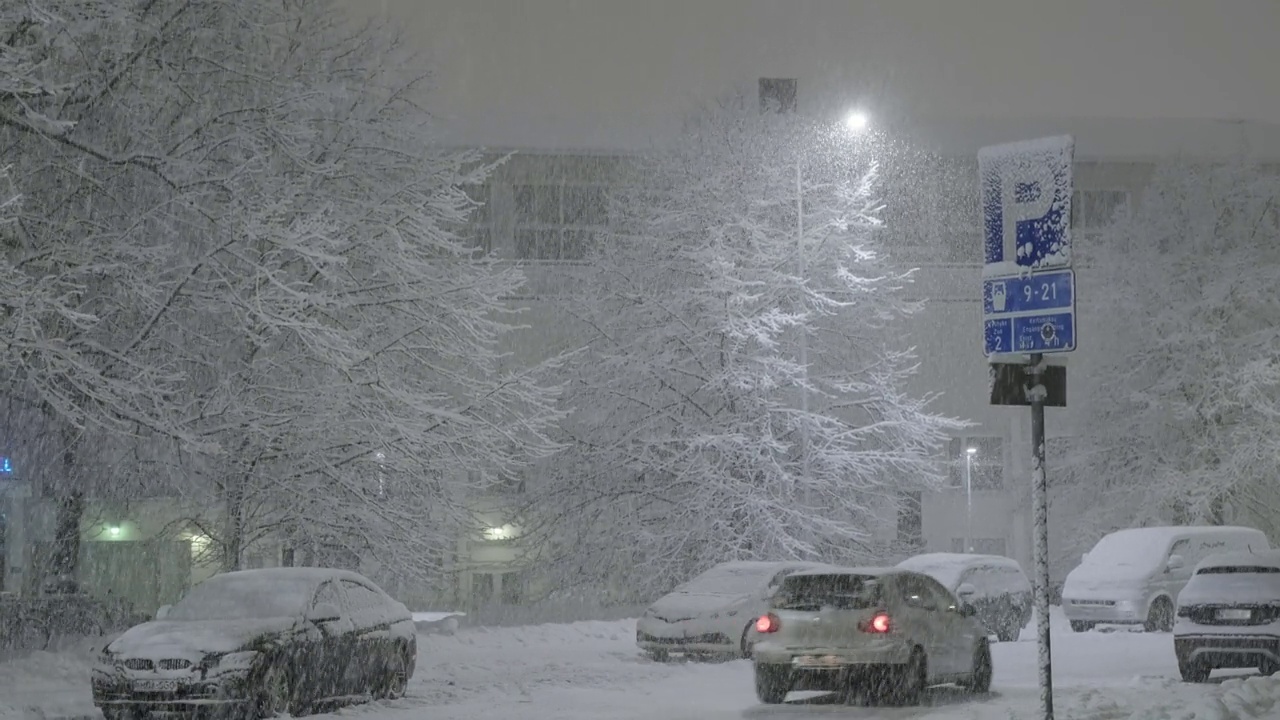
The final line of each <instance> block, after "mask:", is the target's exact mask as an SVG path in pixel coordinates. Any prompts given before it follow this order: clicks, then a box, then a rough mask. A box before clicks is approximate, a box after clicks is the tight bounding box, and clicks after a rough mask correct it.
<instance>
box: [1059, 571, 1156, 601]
mask: <svg viewBox="0 0 1280 720" xmlns="http://www.w3.org/2000/svg"><path fill="white" fill-rule="evenodd" d="M1149 574H1150V573H1149V571H1147V570H1146V569H1144V568H1138V567H1132V566H1127V565H1119V566H1116V565H1081V566H1079V567H1077V568H1076V569H1075V570H1072V571H1071V572H1070V573H1068V574H1067V579H1066V581H1065V582H1063V584H1062V594H1063V595H1065V596H1068V597H1071V596H1073V595H1074V594H1075V593H1097V592H1102V593H1107V592H1112V593H1114V592H1125V591H1130V590H1137V589H1139V588H1141V587H1143V585H1145V584H1146V580H1147V576H1148V575H1149Z"/></svg>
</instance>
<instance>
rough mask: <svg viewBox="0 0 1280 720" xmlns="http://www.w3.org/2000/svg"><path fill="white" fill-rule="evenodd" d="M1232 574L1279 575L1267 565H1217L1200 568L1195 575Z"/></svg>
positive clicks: (1278, 570)
mask: <svg viewBox="0 0 1280 720" xmlns="http://www.w3.org/2000/svg"><path fill="white" fill-rule="evenodd" d="M1233 573H1248V574H1254V573H1280V568H1275V567H1269V566H1267V565H1219V566H1217V567H1207V568H1200V569H1199V570H1198V571H1196V574H1197V575H1229V574H1233Z"/></svg>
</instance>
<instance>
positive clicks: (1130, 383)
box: [1069, 158, 1280, 533]
mask: <svg viewBox="0 0 1280 720" xmlns="http://www.w3.org/2000/svg"><path fill="white" fill-rule="evenodd" d="M1080 252H1081V256H1082V258H1084V259H1085V260H1086V261H1087V262H1088V263H1089V264H1090V265H1092V266H1093V267H1092V268H1091V269H1090V270H1089V272H1090V273H1091V274H1096V275H1097V276H1096V278H1094V279H1092V280H1091V281H1090V287H1091V288H1094V290H1093V293H1094V295H1096V297H1092V296H1091V297H1090V299H1089V301H1090V302H1093V303H1098V304H1099V305H1098V306H1099V307H1105V308H1107V309H1108V311H1107V312H1105V313H1097V314H1096V315H1095V317H1096V319H1095V320H1094V321H1093V322H1092V323H1091V325H1090V330H1089V332H1090V336H1091V337H1094V338H1096V339H1095V340H1094V341H1092V342H1094V343H1097V346H1098V347H1099V348H1105V349H1106V350H1105V352H1106V353H1107V354H1106V362H1105V364H1104V366H1103V367H1102V368H1101V369H1100V370H1099V371H1097V372H1094V373H1091V376H1090V377H1089V378H1088V379H1087V380H1086V383H1087V384H1086V385H1085V393H1084V398H1083V399H1082V400H1081V402H1080V403H1079V405H1080V407H1081V409H1082V412H1084V413H1085V417H1084V419H1083V422H1081V423H1080V433H1079V434H1078V435H1077V437H1075V438H1073V440H1072V443H1071V445H1072V449H1071V457H1070V458H1069V460H1070V463H1069V472H1070V477H1072V478H1074V479H1075V480H1076V484H1075V488H1074V493H1075V494H1076V495H1077V496H1078V497H1082V498H1088V497H1095V498H1096V497H1100V496H1101V497H1106V498H1108V502H1107V503H1105V506H1100V505H1099V504H1097V503H1092V502H1087V503H1085V504H1086V506H1088V507H1090V509H1091V512H1092V513H1093V515H1094V521H1095V523H1096V524H1097V525H1098V526H1099V527H1102V528H1109V527H1112V526H1116V525H1119V526H1122V527H1127V526H1131V525H1134V524H1152V523H1164V522H1173V523H1209V524H1217V523H1223V522H1231V521H1233V518H1234V519H1235V520H1240V521H1244V522H1249V523H1258V524H1259V525H1258V526H1259V527H1262V528H1263V529H1264V530H1268V531H1270V532H1272V533H1274V532H1276V531H1280V522H1277V520H1276V519H1275V515H1274V508H1275V504H1276V502H1277V500H1280V496H1277V494H1276V491H1275V489H1274V488H1275V478H1276V477H1277V476H1278V475H1280V435H1277V433H1276V427H1277V420H1280V414H1278V413H1280V361H1278V360H1277V358H1278V357H1280V328H1278V327H1277V326H1276V322H1275V319H1276V317H1280V293H1277V292H1275V291H1274V289H1273V285H1274V278H1273V275H1274V268H1275V266H1276V264H1277V263H1280V174H1277V173H1276V171H1275V168H1274V167H1265V166H1261V165H1258V164H1255V163H1253V162H1251V161H1249V160H1247V159H1243V158H1242V159H1235V160H1233V161H1231V162H1222V163H1195V162H1189V161H1177V162H1169V163H1167V164H1164V165H1163V166H1161V167H1159V168H1157V171H1156V172H1155V174H1154V178H1153V180H1152V183H1151V185H1150V187H1149V189H1148V190H1147V191H1146V193H1145V195H1144V197H1143V198H1142V201H1141V203H1140V204H1139V205H1138V206H1137V207H1136V208H1135V209H1134V210H1133V211H1132V212H1131V213H1129V214H1127V215H1125V216H1122V217H1120V218H1117V220H1116V222H1115V223H1114V225H1113V226H1112V227H1111V228H1110V229H1109V230H1108V231H1107V232H1106V234H1105V236H1104V237H1103V238H1102V240H1101V241H1100V242H1099V243H1097V244H1096V246H1082V247H1081V248H1080ZM1095 325H1096V327H1095Z"/></svg>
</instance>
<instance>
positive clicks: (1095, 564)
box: [1062, 526, 1271, 632]
mask: <svg viewBox="0 0 1280 720" xmlns="http://www.w3.org/2000/svg"><path fill="white" fill-rule="evenodd" d="M1270 548H1271V545H1270V544H1269V543H1268V542H1267V536H1266V535H1263V534H1262V532H1261V531H1259V530H1255V529H1253V528H1247V527H1232V526H1221V527H1212V526H1186V527H1145V528H1132V529H1129V530H1117V531H1116V532H1113V533H1111V534H1110V535H1107V536H1105V537H1103V538H1102V539H1101V540H1099V541H1098V544H1097V545H1094V546H1093V549H1092V550H1090V551H1089V552H1088V553H1086V554H1085V555H1084V557H1083V558H1082V562H1081V564H1080V565H1079V566H1077V567H1076V569H1074V570H1072V571H1071V572H1070V573H1069V574H1068V575H1067V581H1066V583H1065V584H1064V585H1063V588H1062V611H1063V613H1064V614H1065V615H1066V616H1067V619H1068V620H1069V621H1071V629H1072V630H1075V631H1076V632H1083V631H1085V630H1089V629H1091V628H1092V627H1094V626H1095V625H1097V624H1099V623H1117V624H1142V625H1143V627H1144V629H1146V631H1147V632H1157V631H1158V632H1168V631H1170V630H1172V629H1173V619H1174V607H1175V606H1174V600H1175V599H1176V598H1177V597H1178V593H1179V592H1180V591H1181V590H1182V588H1183V586H1184V585H1186V583H1187V580H1189V579H1191V569H1192V568H1193V567H1194V566H1195V565H1196V563H1198V562H1200V561H1201V560H1203V559H1205V558H1206V557H1208V556H1210V555H1214V554H1218V553H1224V552H1248V551H1249V550H1250V549H1252V550H1255V551H1257V550H1269V549H1270Z"/></svg>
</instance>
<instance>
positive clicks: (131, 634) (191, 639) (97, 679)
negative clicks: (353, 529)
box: [92, 568, 417, 720]
mask: <svg viewBox="0 0 1280 720" xmlns="http://www.w3.org/2000/svg"><path fill="white" fill-rule="evenodd" d="M416 658H417V637H416V635H415V633H414V625H413V617H412V615H411V614H410V613H409V611H408V609H407V608H405V606H404V605H402V604H400V603H399V602H397V601H395V600H393V599H392V598H391V597H390V596H388V595H387V594H386V593H385V592H383V591H382V589H381V588H379V587H378V586H377V585H375V584H374V583H373V582H371V581H370V580H369V579H368V578H365V577H364V576H362V575H359V574H357V573H353V572H348V571H345V570H329V569H325V568H268V569H262V570H242V571H238V572H230V573H224V574H221V575H215V576H214V577H212V578H210V579H208V580H206V581H204V582H203V583H200V584H199V585H197V586H196V587H195V588H193V589H192V590H191V592H190V593H188V594H187V596H186V597H184V598H183V599H182V600H181V601H180V602H178V603H177V604H176V605H173V606H172V607H169V606H166V607H163V608H161V609H160V612H159V613H157V616H156V620H154V621H152V622H147V623H143V624H141V625H137V626H135V627H133V628H131V629H130V630H129V631H128V632H126V633H124V634H123V635H121V636H120V637H118V638H116V639H115V640H114V641H112V642H111V643H110V644H108V645H107V646H106V647H105V648H103V651H102V655H101V656H100V657H99V659H98V662H97V664H96V666H95V667H94V669H93V676H92V682H93V703H94V705H96V706H98V707H99V708H101V709H102V713H103V715H104V716H105V717H106V720H125V719H126V718H128V719H132V718H138V717H141V716H143V715H145V714H148V713H149V712H179V713H191V714H202V713H205V712H208V713H210V714H217V715H219V716H225V715H229V714H230V715H235V716H240V717H255V718H267V717H273V716H275V715H281V714H284V713H289V714H294V715H296V714H300V713H303V712H305V711H306V710H307V709H308V708H310V707H311V706H313V705H315V704H317V703H324V702H351V701H355V700H362V699H369V698H375V699H377V698H395V697H399V696H401V695H403V694H404V692H405V687H406V686H407V684H408V682H409V678H410V677H412V676H413V671H414V666H415V662H416Z"/></svg>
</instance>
